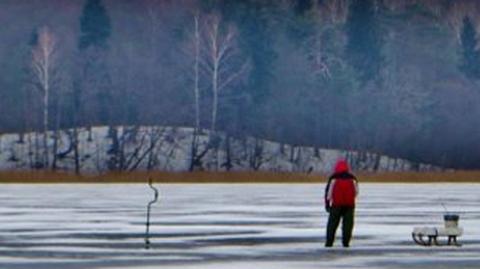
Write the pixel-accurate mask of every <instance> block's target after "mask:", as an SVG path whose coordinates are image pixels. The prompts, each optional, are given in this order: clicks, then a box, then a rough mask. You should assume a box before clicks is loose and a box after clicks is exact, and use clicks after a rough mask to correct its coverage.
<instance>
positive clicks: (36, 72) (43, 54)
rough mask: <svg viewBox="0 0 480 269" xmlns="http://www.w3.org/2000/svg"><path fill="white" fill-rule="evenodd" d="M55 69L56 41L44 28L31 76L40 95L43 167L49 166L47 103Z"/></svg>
mask: <svg viewBox="0 0 480 269" xmlns="http://www.w3.org/2000/svg"><path fill="white" fill-rule="evenodd" d="M56 68H57V39H56V37H55V35H54V34H53V33H52V31H51V30H50V29H49V28H48V27H46V26H44V27H42V28H41V29H40V30H39V31H38V42H37V45H36V46H35V47H34V48H33V50H32V74H33V76H34V78H35V80H36V82H37V83H35V85H37V87H36V88H37V89H38V90H39V92H40V94H41V95H42V105H43V165H44V167H47V166H48V164H49V152H48V122H49V102H50V95H51V90H52V87H53V85H54V83H55V75H56V74H55V72H56V70H55V69H56Z"/></svg>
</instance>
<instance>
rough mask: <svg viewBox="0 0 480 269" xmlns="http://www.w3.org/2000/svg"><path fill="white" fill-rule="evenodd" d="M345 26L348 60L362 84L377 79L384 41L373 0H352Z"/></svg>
mask: <svg viewBox="0 0 480 269" xmlns="http://www.w3.org/2000/svg"><path fill="white" fill-rule="evenodd" d="M345 28H346V35H347V44H346V49H345V56H346V57H347V61H348V62H349V63H350V65H351V66H352V67H353V68H354V69H355V70H356V72H357V74H358V78H359V80H360V82H361V83H362V84H365V83H367V82H368V81H371V80H375V79H376V78H378V74H379V72H380V68H381V65H382V62H383V57H382V53H381V51H382V43H383V42H382V40H381V37H380V30H379V27H378V23H377V20H376V11H375V7H374V3H373V0H352V1H351V3H350V7H349V13H348V18H347V22H346V25H345Z"/></svg>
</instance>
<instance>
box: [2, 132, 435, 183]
mask: <svg viewBox="0 0 480 269" xmlns="http://www.w3.org/2000/svg"><path fill="white" fill-rule="evenodd" d="M77 131H78V145H79V146H78V169H79V172H81V173H87V174H100V173H106V172H116V171H131V172H132V171H189V170H195V171H264V172H295V173H328V172H330V171H331V167H332V166H333V164H334V162H335V161H336V160H337V159H338V158H341V157H346V158H347V159H348V160H349V161H350V163H351V164H352V167H353V169H355V170H357V171H377V172H402V171H403V172H405V171H440V170H442V169H441V168H440V167H436V166H432V165H428V164H419V163H414V162H411V161H408V160H404V159H396V158H391V157H388V156H384V155H379V154H375V153H368V152H355V151H343V150H334V149H315V148H312V147H302V146H294V145H286V144H280V143H277V142H274V141H267V140H261V139H256V138H254V137H246V138H234V137H230V136H228V137H227V136H226V135H225V134H223V133H218V134H217V135H212V134H209V133H208V132H206V131H205V132H203V133H202V134H200V135H198V136H197V139H196V141H197V143H196V145H197V146H195V147H194V148H195V149H196V150H195V151H194V152H196V154H195V156H194V157H193V159H194V164H193V165H192V141H193V138H194V136H193V129H191V128H173V127H158V126H156V127H147V126H143V127H125V126H122V127H115V128H109V127H105V126H102V127H93V128H92V129H91V130H88V129H85V128H84V129H78V130H77ZM55 137H56V136H55V135H54V133H53V132H49V134H48V158H46V155H45V154H44V148H43V144H42V142H43V137H42V134H40V133H26V134H23V135H20V134H3V135H0V170H2V171H12V170H13V171H28V170H38V171H40V170H44V171H48V170H51V169H55V170H57V171H64V172H74V171H75V168H76V167H75V163H76V162H75V160H76V158H75V147H74V144H73V143H72V141H74V139H73V137H74V130H71V129H70V130H64V131H60V132H58V136H57V137H58V140H56V139H55ZM55 148H57V149H56V150H55ZM53 152H56V154H53Z"/></svg>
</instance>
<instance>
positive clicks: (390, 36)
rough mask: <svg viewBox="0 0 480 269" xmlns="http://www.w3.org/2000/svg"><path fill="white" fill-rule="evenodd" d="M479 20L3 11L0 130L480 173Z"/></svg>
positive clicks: (5, 2) (53, 4)
mask: <svg viewBox="0 0 480 269" xmlns="http://www.w3.org/2000/svg"><path fill="white" fill-rule="evenodd" d="M479 11H480V2H479V1H471V0H350V1H349V0H244V1H234V0H223V1H221V0H204V1H202V0H197V1H194V0H170V1H169V0H136V1H129V0H102V1H101V0H2V1H1V2H0V25H2V27H1V28H0V40H1V42H0V63H1V65H0V132H2V133H9V132H10V133H11V132H18V133H24V132H31V131H36V132H45V133H46V131H47V130H50V131H52V130H62V129H63V130H64V129H72V128H73V129H75V128H77V127H91V126H100V125H104V126H121V125H128V126H188V127H192V128H195V130H197V131H199V132H200V131H201V130H202V129H204V130H207V129H208V130H210V131H211V132H210V133H214V132H215V131H219V132H222V133H226V134H228V135H230V136H233V137H237V138H239V137H242V136H255V137H260V138H263V139H269V140H273V141H277V142H280V143H286V144H292V145H303V146H311V147H318V148H338V149H345V150H359V151H368V152H376V153H380V154H387V155H390V156H396V157H400V158H406V159H410V160H413V161H416V162H423V163H431V164H435V165H439V166H443V167H452V168H480V154H479V153H480V139H479V138H480V124H479V123H480V105H479V104H480V88H479V79H480V50H479V44H478V31H477V28H478V27H477V26H478V25H479V23H480V18H479V16H478V14H480V12H479ZM45 143H46V142H45Z"/></svg>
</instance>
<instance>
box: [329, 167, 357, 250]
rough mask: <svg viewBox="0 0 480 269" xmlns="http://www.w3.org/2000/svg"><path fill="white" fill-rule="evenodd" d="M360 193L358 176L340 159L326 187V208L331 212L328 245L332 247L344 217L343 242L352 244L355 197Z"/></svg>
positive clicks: (346, 245) (346, 244)
mask: <svg viewBox="0 0 480 269" xmlns="http://www.w3.org/2000/svg"><path fill="white" fill-rule="evenodd" d="M357 194H358V182H357V178H356V177H355V176H354V175H353V174H352V173H350V168H349V166H348V163H347V162H346V161H345V160H339V161H338V162H337V163H336V165H335V172H334V173H333V174H332V175H331V176H330V178H329V179H328V183H327V187H326V188H325V210H326V211H327V212H328V213H330V215H329V217H328V224H327V241H326V242H325V246H326V247H332V246H333V241H334V240H335V233H336V231H337V228H338V225H339V223H340V220H341V219H342V243H343V246H344V247H349V246H350V239H351V238H352V230H353V223H354V214H355V198H356V197H357Z"/></svg>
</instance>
